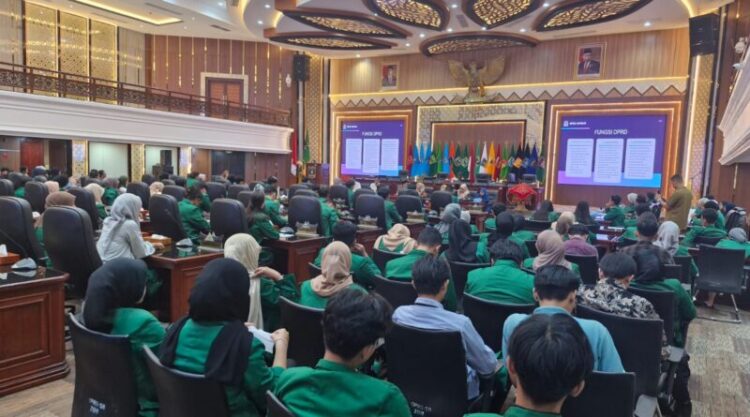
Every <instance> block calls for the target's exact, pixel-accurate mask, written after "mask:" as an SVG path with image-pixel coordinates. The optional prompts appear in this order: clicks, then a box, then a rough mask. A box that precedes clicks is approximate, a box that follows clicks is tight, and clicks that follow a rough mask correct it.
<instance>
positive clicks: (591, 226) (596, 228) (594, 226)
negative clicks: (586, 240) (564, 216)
mask: <svg viewBox="0 0 750 417" xmlns="http://www.w3.org/2000/svg"><path fill="white" fill-rule="evenodd" d="M586 227H588V228H589V232H591V233H594V234H596V233H599V229H600V228H601V226H600V225H599V223H594V224H587V225H586Z"/></svg>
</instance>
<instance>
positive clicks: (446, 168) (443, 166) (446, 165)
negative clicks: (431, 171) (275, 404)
mask: <svg viewBox="0 0 750 417" xmlns="http://www.w3.org/2000/svg"><path fill="white" fill-rule="evenodd" d="M450 172H451V162H450V146H449V145H448V144H447V143H444V144H443V158H442V159H441V160H440V173H441V174H446V175H448V174H450Z"/></svg>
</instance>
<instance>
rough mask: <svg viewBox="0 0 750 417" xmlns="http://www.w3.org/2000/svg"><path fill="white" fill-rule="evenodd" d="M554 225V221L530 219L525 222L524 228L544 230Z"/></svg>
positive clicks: (533, 230)
mask: <svg viewBox="0 0 750 417" xmlns="http://www.w3.org/2000/svg"><path fill="white" fill-rule="evenodd" d="M550 227H552V222H550V221H546V220H532V219H528V220H526V221H525V222H524V226H523V228H524V230H530V231H532V232H543V231H545V230H547V229H549V228H550Z"/></svg>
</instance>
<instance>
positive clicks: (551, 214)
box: [530, 200, 560, 222]
mask: <svg viewBox="0 0 750 417" xmlns="http://www.w3.org/2000/svg"><path fill="white" fill-rule="evenodd" d="M558 217H560V213H557V212H555V206H554V205H553V204H552V202H551V201H549V200H544V201H542V202H541V204H539V208H538V209H537V210H536V211H535V212H534V214H532V215H531V218H530V220H537V221H547V222H555V221H557V219H558Z"/></svg>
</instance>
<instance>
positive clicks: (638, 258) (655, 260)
mask: <svg viewBox="0 0 750 417" xmlns="http://www.w3.org/2000/svg"><path fill="white" fill-rule="evenodd" d="M632 255H633V259H634V260H635V264H636V274H635V282H639V283H641V284H648V283H654V282H661V281H663V280H664V266H663V265H662V263H661V261H660V260H659V254H658V248H657V247H656V246H654V245H652V244H650V243H648V244H643V243H640V242H639V243H638V244H636V249H635V251H634V253H633V254H632Z"/></svg>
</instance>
